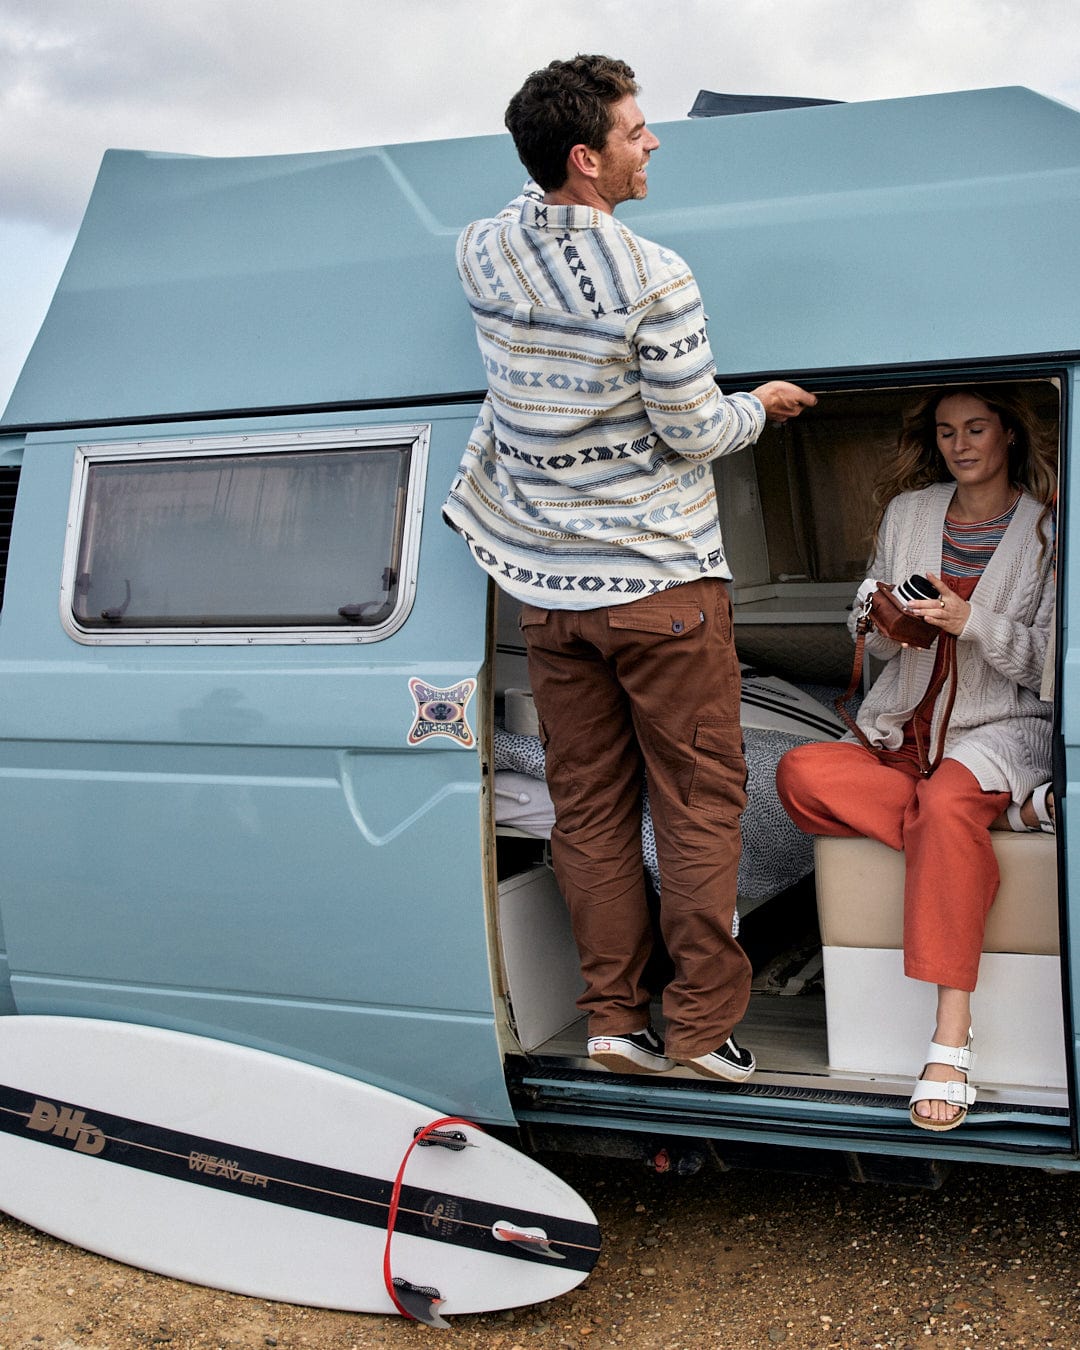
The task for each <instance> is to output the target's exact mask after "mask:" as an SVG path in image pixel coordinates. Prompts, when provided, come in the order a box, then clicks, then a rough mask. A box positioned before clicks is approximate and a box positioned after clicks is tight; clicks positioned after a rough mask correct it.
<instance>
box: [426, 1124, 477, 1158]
mask: <svg viewBox="0 0 1080 1350" xmlns="http://www.w3.org/2000/svg"><path fill="white" fill-rule="evenodd" d="M421 1135H422V1136H423V1137H422V1138H420V1137H419V1136H421ZM413 1139H415V1140H416V1146H417V1148H434V1147H435V1146H436V1145H437V1146H438V1147H439V1148H448V1149H450V1151H451V1152H452V1153H460V1152H461V1150H462V1149H463V1148H475V1147H476V1145H475V1144H470V1143H469V1139H468V1136H467V1135H466V1134H465V1133H464V1132H463V1131H462V1130H431V1129H429V1130H428V1131H427V1133H426V1134H425V1133H424V1126H423V1125H417V1127H416V1129H415V1130H413Z"/></svg>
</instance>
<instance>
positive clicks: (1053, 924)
mask: <svg viewBox="0 0 1080 1350" xmlns="http://www.w3.org/2000/svg"><path fill="white" fill-rule="evenodd" d="M656 131H657V134H658V135H659V138H660V142H661V149H660V151H659V152H658V156H657V159H656V161H655V164H654V169H653V172H652V174H651V180H650V194H649V197H648V199H647V200H645V201H641V202H634V203H627V204H625V205H624V206H623V207H621V208H620V215H621V218H623V219H624V220H625V221H626V223H627V224H628V225H630V226H631V228H632V229H634V230H635V231H636V232H637V233H639V234H641V235H643V236H645V237H647V238H651V239H656V240H658V241H661V242H662V243H664V244H665V245H668V246H670V247H671V248H673V249H675V250H676V251H677V252H678V253H679V254H680V255H682V256H683V257H684V258H685V259H686V260H687V261H688V262H689V264H690V266H691V267H692V269H693V271H694V273H695V275H696V277H697V280H698V283H699V286H700V289H701V292H702V295H703V297H704V299H705V304H706V307H707V308H708V310H709V313H710V339H711V342H712V346H713V350H714V353H715V355H716V359H717V363H718V368H719V371H720V375H719V381H720V385H721V387H722V388H723V389H725V390H727V391H732V390H737V389H749V388H753V387H754V386H756V385H757V384H760V383H761V382H763V381H764V380H766V379H769V378H773V377H782V378H787V379H791V380H794V381H796V382H797V383H799V384H800V385H803V386H804V387H806V388H808V389H810V390H812V391H813V392H814V393H815V394H816V395H817V397H818V403H817V406H816V407H815V408H814V409H812V410H810V411H809V412H807V413H806V414H805V415H804V416H803V417H801V418H799V419H798V420H797V421H795V422H792V423H789V424H787V425H785V426H779V427H769V428H768V429H767V430H766V432H765V433H764V435H763V436H762V437H761V439H760V441H759V442H758V444H757V445H756V446H755V447H754V448H753V449H752V450H747V451H744V452H742V453H740V454H737V455H733V456H730V457H727V458H724V459H721V460H719V461H718V462H717V463H716V464H715V465H713V466H712V471H713V472H714V473H715V477H716V484H717V489H718V495H719V501H720V509H721V513H722V523H723V531H724V538H725V542H726V545H727V551H728V554H729V558H730V561H731V565H732V568H733V571H734V576H735V580H734V583H733V588H732V593H733V601H734V611H735V636H736V643H737V648H738V652H739V657H740V660H741V663H742V666H743V701H742V721H743V726H744V732H745V740H746V752H747V762H748V774H749V780H748V796H749V802H748V807H747V811H746V814H745V817H744V820H743V826H742V829H743V838H744V851H743V861H742V866H741V869H740V875H739V923H740V939H741V940H742V941H743V943H744V945H745V946H746V949H747V951H748V952H749V954H750V955H751V959H752V961H753V964H754V972H755V974H754V991H753V994H752V998H751V1005H750V1009H749V1012H748V1015H747V1018H746V1020H745V1022H744V1023H743V1024H742V1025H741V1029H740V1032H739V1036H740V1040H742V1041H743V1042H744V1043H745V1044H746V1045H748V1046H749V1047H751V1048H752V1049H753V1050H754V1052H755V1054H756V1056H757V1059H758V1065H759V1068H758V1071H757V1073H756V1074H755V1075H754V1076H753V1077H752V1078H751V1079H750V1080H748V1081H747V1082H746V1083H744V1084H741V1085H738V1086H736V1085H729V1084H724V1083H719V1082H716V1081H711V1080H706V1079H703V1078H701V1077H699V1076H696V1075H694V1074H693V1073H691V1072H689V1071H687V1070H683V1069H675V1070H673V1071H671V1072H668V1073H664V1074H660V1075H656V1076H651V1077H648V1078H645V1077H632V1076H621V1075H619V1074H613V1073H611V1072H608V1071H606V1070H604V1069H603V1068H601V1067H600V1066H598V1065H596V1064H593V1063H590V1061H589V1059H588V1057H587V1055H586V1049H585V1043H586V1033H585V1025H584V1021H583V1018H582V1017H581V1015H580V1013H579V1010H578V1008H577V1005H576V999H577V996H578V994H579V993H580V989H581V983H580V974H579V967H578V960H577V955H576V952H575V949H574V944H573V940H572V938H571V935H570V931H569V926H568V921H567V916H566V911H565V906H564V904H563V901H562V897H561V896H560V894H559V890H558V886H557V884H556V881H555V877H554V874H553V872H552V869H551V866H550V859H549V842H548V837H547V836H548V834H549V832H550V827H551V811H550V801H549V799H548V798H547V794H546V788H545V785H544V779H543V754H542V750H541V748H540V743H539V740H538V736H537V726H536V720H535V710H534V708H533V705H532V700H531V697H530V693H529V687H528V672H527V668H526V663H525V659H524V647H523V643H522V640H521V635H520V631H519V629H518V625H517V614H516V612H515V605H514V604H513V603H512V602H510V601H508V600H507V598H506V596H505V595H502V594H500V593H499V591H498V589H497V588H496V587H495V586H494V585H491V584H489V582H488V579H487V577H486V576H485V575H484V573H483V572H482V571H481V569H480V568H478V567H477V566H476V565H475V563H474V562H473V561H472V560H471V558H470V556H469V553H468V550H467V548H466V547H465V545H464V543H463V542H462V540H461V539H460V538H459V537H458V536H457V535H456V534H455V533H454V532H453V531H452V530H451V529H449V528H448V527H447V525H446V524H445V523H444V521H443V519H442V516H441V507H442V504H443V501H444V499H445V497H446V494H447V491H448V489H449V487H450V484H451V482H452V480H453V477H454V474H455V471H456V468H457V465H458V463H459V461H460V458H461V455H462V452H463V448H464V446H465V444H466V441H467V439H468V436H469V433H470V430H471V427H472V425H473V422H474V420H475V418H476V415H477V411H478V408H479V405H480V403H481V400H482V398H483V393H484V388H485V379H484V372H483V369H482V366H481V363H480V358H479V354H478V351H477V347H476V342H475V337H474V333H473V328H472V322H471V319H470V315H469V312H468V308H467V305H466V303H465V300H464V298H463V296H462V294H461V291H460V287H459V283H458V281H457V277H456V274H455V268H454V261H453V250H454V242H455V239H456V237H457V235H458V233H459V232H460V230H461V229H462V227H463V226H464V225H465V224H466V223H467V222H468V221H469V220H471V219H473V218H475V217H477V216H480V215H486V214H492V213H494V212H495V211H497V210H499V209H500V208H501V207H502V206H503V205H504V204H505V203H506V202H507V201H508V200H509V199H511V198H512V197H513V196H515V195H516V193H517V192H518V191H519V189H520V185H521V182H522V179H523V176H524V175H523V171H522V169H521V167H520V165H519V164H518V162H517V159H516V156H515V154H514V151H513V147H512V145H511V143H510V140H509V138H508V137H505V136H492V137H483V138H475V139H464V140H452V141H442V142H431V143H424V144H406V145H396V146H389V147H377V148H365V149H358V150H346V151H338V152H328V153H318V154H297V155H283V156H272V157H268V158H248V159H209V158H200V157H188V156H181V155H168V154H161V153H141V152H135V151H111V152H109V153H108V154H107V155H106V156H105V159H104V162H103V164H102V166H101V171H100V175H99V177H98V180H97V183H96V186H95V188H94V190H93V194H92V196H91V198H90V201H89V204H88V206H87V210H86V214H85V219H84V221H83V223H82V227H81V229H80V231H79V234H78V238H77V240H76V243H75V245H74V248H73V251H72V254H71V258H70V261H69V262H68V265H67V267H66V269H65V271H64V273H63V276H62V278H61V281H60V284H59V286H58V288H57V291H56V295H55V298H54V299H53V302H52V305H51V307H50V309H49V311H48V314H47V317H46V318H45V321H44V324H43V326H42V328H41V331H40V334H39V335H38V337H37V340H36V342H35V344H34V346H33V348H32V350H31V352H30V355H29V357H28V359H27V361H26V364H25V367H24V369H23V371H22V374H21V376H20V378H19V380H18V382H17V385H16V387H15V389H14V392H13V394H12V397H11V399H10V402H9V404H8V406H7V409H6V411H5V413H4V416H3V420H2V422H0V491H2V494H3V510H2V514H0V530H2V534H3V540H2V542H3V558H4V570H3V573H2V583H3V594H2V611H0V682H2V690H3V697H2V698H0V821H2V822H3V824H2V828H0V878H2V881H0V1013H3V1014H4V1015H6V1016H9V1017H20V1016H28V1015H29V1016H40V1015H47V1016H64V1017H69V1018H80V1019H104V1020H109V1021H113V1022H121V1023H133V1024H139V1025H143V1026H148V1027H155V1028H164V1029H171V1030H173V1031H179V1032H186V1033H193V1034H195V1035H198V1036H201V1037H206V1038H211V1039H213V1040H215V1041H220V1042H227V1043H230V1044H233V1045H240V1046H246V1047H252V1048H255V1049H258V1050H262V1051H267V1052H270V1053H272V1054H274V1055H276V1056H282V1057H285V1058H288V1059H290V1060H294V1061H298V1062H301V1063H304V1064H307V1065H314V1066H319V1067H320V1068H322V1069H328V1070H332V1071H334V1072H336V1073H338V1074H341V1075H345V1076H347V1077H349V1078H352V1079H355V1080H357V1081H359V1082H361V1083H364V1084H369V1085H371V1086H373V1087H376V1088H380V1089H385V1090H387V1091H389V1092H392V1093H395V1094H400V1095H401V1096H403V1097H406V1098H408V1099H411V1100H413V1101H417V1102H422V1103H425V1104H426V1105H427V1106H429V1107H430V1108H431V1109H432V1110H433V1111H434V1112H442V1113H445V1114H446V1115H451V1116H459V1117H463V1118H466V1119H468V1120H470V1121H474V1122H476V1123H477V1124H479V1125H481V1126H483V1127H485V1128H487V1129H490V1130H492V1131H495V1132H496V1133H498V1132H499V1131H506V1132H507V1133H508V1134H509V1136H510V1137H511V1138H512V1139H513V1140H515V1141H516V1142H518V1143H519V1144H520V1145H521V1146H522V1148H523V1149H525V1150H536V1151H548V1150H556V1149H560V1148H564V1149H573V1150H575V1151H577V1152H578V1153H617V1154H619V1155H621V1156H623V1157H628V1158H630V1157H639V1158H640V1159H641V1160H642V1161H643V1162H645V1163H647V1164H649V1165H651V1166H654V1167H656V1168H659V1169H670V1170H673V1171H683V1172H692V1171H693V1170H695V1169H696V1168H698V1167H699V1166H701V1165H702V1163H704V1162H711V1163H718V1164H720V1165H723V1166H733V1165H755V1166H757V1165H775V1166H781V1167H788V1168H808V1169H817V1170H820V1171H823V1172H826V1173H831V1174H835V1175H842V1176H849V1175H850V1176H854V1177H858V1178H865V1179H885V1180H889V1179H893V1180H900V1181H913V1180H921V1181H924V1182H928V1183H929V1182H933V1181H935V1180H936V1179H937V1178H938V1177H939V1176H940V1175H941V1173H942V1170H943V1169H944V1168H945V1167H946V1165H947V1164H948V1163H949V1162H950V1161H958V1160H962V1161H965V1162H975V1161H985V1162H997V1163H1010V1164H1019V1165H1026V1166H1032V1167H1039V1168H1043V1169H1052V1170H1062V1171H1065V1170H1074V1169H1077V1168H1080V1135H1078V1124H1080V1101H1078V1099H1077V1073H1076V1070H1077V1041H1076V1036H1075V1027H1074V1023H1075V1012H1074V1010H1075V1009H1076V1008H1077V1006H1078V1000H1080V947H1078V946H1077V943H1076V938H1075V932H1076V927H1077V926H1076V922H1075V920H1074V918H1073V915H1074V914H1075V913H1077V912H1078V907H1080V876H1078V877H1077V879H1076V880H1075V881H1074V880H1073V876H1074V874H1076V872H1077V871H1078V869H1080V853H1075V855H1074V859H1075V860H1074V861H1072V862H1070V854H1069V844H1070V837H1071V835H1072V833H1073V821H1072V818H1071V810H1070V808H1071V806H1072V802H1073V798H1074V795H1075V793H1076V789H1074V788H1073V779H1074V777H1076V775H1077V774H1078V773H1080V656H1078V655H1077V651H1076V649H1075V648H1074V647H1073V646H1072V643H1071V637H1072V632H1071V629H1070V624H1069V619H1070V614H1071V606H1072V603H1074V601H1073V599H1072V597H1073V594H1074V593H1075V592H1076V589H1077V587H1078V586H1080V579H1078V574H1077V570H1076V568H1075V567H1074V566H1073V564H1072V558H1071V541H1072V533H1073V531H1074V529H1076V528H1078V527H1077V526H1076V525H1075V524H1074V521H1073V518H1072V513H1071V509H1070V491H1071V459H1072V457H1073V456H1074V455H1077V454H1080V425H1078V424H1077V419H1076V413H1075V411H1074V403H1075V400H1076V396H1077V393H1078V392H1080V389H1078V381H1080V304H1078V303H1077V298H1078V295H1080V284H1078V283H1080V276H1078V265H1077V247H1076V241H1077V239H1078V238H1080V113H1078V112H1077V111H1075V110H1073V109H1071V108H1069V107H1067V106H1064V105H1062V104H1058V103H1055V102H1053V101H1051V100H1049V99H1046V98H1043V97H1040V96H1038V95H1036V94H1034V93H1032V92H1030V91H1028V90H1025V89H1020V88H1007V89H987V90H976V91H973V92H966V93H954V94H946V95H935V96H930V97H920V98H911V99H898V100H890V101H883V102H868V103H857V104H833V105H828V104H824V105H819V106H807V107H794V108H787V109H775V110H769V111H761V112H754V113H749V114H741V115H735V116H718V117H697V118H690V119H687V120H685V121H681V122H675V123H672V124H670V125H663V126H659V127H657V128H656ZM986 380H993V381H995V382H1009V383H1015V384H1017V385H1020V386H1022V388H1023V390H1024V391H1025V393H1026V394H1027V396H1028V397H1029V398H1030V399H1031V401H1032V402H1033V403H1034V404H1035V406H1036V407H1037V408H1038V409H1039V411H1040V413H1041V415H1042V417H1043V419H1044V421H1045V423H1046V425H1047V426H1048V427H1050V428H1051V429H1052V430H1053V431H1054V432H1055V433H1056V435H1057V437H1058V443H1059V446H1060V500H1059V509H1058V514H1057V536H1056V548H1057V558H1056V584H1057V587H1058V594H1057V614H1056V635H1055V641H1056V646H1055V656H1054V663H1053V668H1052V669H1051V670H1049V671H1048V679H1047V695H1048V696H1049V697H1052V698H1053V700H1054V708H1055V722H1054V727H1055V770H1054V790H1055V794H1056V801H1057V832H1056V834H1049V833H1042V832H1037V833H1015V834H1014V833H1010V832H1000V833H998V834H996V835H995V848H996V850H997V853H998V857H999V860H1000V864H1001V871H1002V883H1001V889H1000V892H999V895H998V898H997V901H996V903H995V906H994V909H993V912H992V914H991V919H990V923H989V925H988V928H987V935H986V948H985V952H984V955H983V958H982V966H981V970H980V978H979V985H978V989H977V991H976V994H975V998H974V1023H975V1030H976V1038H977V1040H976V1044H977V1049H978V1052H979V1060H978V1063H977V1066H976V1070H975V1072H974V1074H973V1082H974V1083H975V1084H976V1085H977V1087H978V1092H979V1096H978V1101H977V1103H976V1105H975V1106H974V1107H973V1108H972V1110H971V1111H970V1113H969V1115H968V1118H967V1120H966V1121H965V1122H964V1125H963V1127H962V1128H961V1129H958V1130H955V1131H952V1132H950V1133H948V1134H929V1133H927V1132H924V1131H920V1130H918V1129H916V1128H913V1126H912V1124H911V1122H910V1120H909V1117H908V1108H907V1103H908V1096H909V1094H910V1091H911V1086H912V1082H913V1079H914V1077H915V1076H916V1074H917V1071H918V1070H919V1068H920V1067H921V1065H922V1063H923V1061H924V1058H925V1047H926V1041H927V1036H928V1033H929V1032H930V1030H931V1029H932V1021H933V990H932V989H930V988H929V987H925V986H921V985H918V984H917V983H915V982H913V981H908V980H906V979H905V978H904V976H903V972H902V954H901V952H900V933H901V890H902V880H903V859H902V857H900V855H897V854H894V853H892V852H890V851H889V850H888V849H886V848H884V847H883V846H881V845H877V844H875V843H873V842H871V841H869V840H861V839H845V840H837V839H829V840H814V839H811V838H808V837H807V836H805V835H802V834H800V832H799V831H797V830H796V829H795V827H794V826H793V825H792V824H791V823H790V821H788V819H787V817H786V816H785V814H784V812H783V810H782V808H781V807H780V805H779V802H778V800H777V797H776V792H775V781H774V779H775V767H776V762H777V760H778V758H779V756H780V755H781V754H782V753H783V752H784V751H785V750H786V749H787V748H788V747H790V746H791V745H795V744H801V743H803V742H804V741H806V740H808V739H809V740H813V739H828V738H835V737H838V736H840V735H841V734H843V730H844V728H843V724H842V723H841V721H840V720H839V718H838V716H837V713H836V710H835V706H834V699H835V697H836V695H837V694H838V693H840V692H842V690H843V689H844V687H845V685H846V684H847V681H848V678H849V676H850V674H851V668H852V656H853V651H852V642H851V638H850V636H849V632H848V626H847V620H848V616H849V612H850V607H851V604H852V601H853V597H854V595H855V591H856V589H857V588H858V585H859V583H860V581H861V580H862V578H863V576H864V573H865V568H866V561H867V555H868V544H869V528H870V523H871V520H872V503H871V491H872V486H873V483H874V480H875V476H876V474H877V473H878V471H879V469H880V467H881V465H882V464H883V462H884V461H886V460H887V459H888V457H889V456H890V455H891V454H892V453H894V451H895V447H896V439H897V433H898V430H899V426H900V420H901V417H902V415H903V413H904V410H905V409H906V408H907V407H909V406H910V405H911V404H912V403H913V402H914V401H915V400H917V398H918V397H919V394H920V392H921V391H923V390H925V389H927V388H930V387H936V386H939V385H948V384H952V383H955V384H961V383H964V384H967V383H971V382H976V381H986ZM875 673H876V671H875V670H874V669H872V668H871V669H870V670H868V671H867V672H866V673H865V674H864V681H866V682H869V681H871V680H872V679H873V677H874V675H875ZM864 687H865V686H864ZM856 696H857V695H856ZM645 824H646V827H645V829H644V830H643V841H642V865H643V867H645V869H646V871H649V870H650V869H654V868H655V859H654V858H653V857H651V848H652V841H651V838H650V835H649V830H648V821H647V820H646V823H645ZM664 974H665V972H664V962H663V954H662V953H660V954H659V956H658V958H657V960H656V962H655V972H654V975H655V983H656V989H657V995H658V998H659V991H660V989H661V988H662V985H663V980H664ZM658 1006H659V1005H658ZM657 1015H658V1017H659V1012H658V1014H657ZM2 1203H3V1197H2V1196H0V1204H2Z"/></svg>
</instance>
